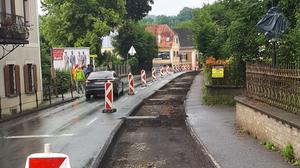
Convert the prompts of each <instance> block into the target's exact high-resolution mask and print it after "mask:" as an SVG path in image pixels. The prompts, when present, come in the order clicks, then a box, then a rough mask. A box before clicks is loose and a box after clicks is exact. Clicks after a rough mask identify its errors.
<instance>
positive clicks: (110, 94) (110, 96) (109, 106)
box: [103, 81, 117, 113]
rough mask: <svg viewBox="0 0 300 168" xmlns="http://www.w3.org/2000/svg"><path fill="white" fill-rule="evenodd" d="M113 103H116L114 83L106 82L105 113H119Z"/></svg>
mask: <svg viewBox="0 0 300 168" xmlns="http://www.w3.org/2000/svg"><path fill="white" fill-rule="evenodd" d="M113 102H114V90H113V83H111V82H110V81H107V82H105V105H104V110H103V113H113V112H116V111H117V109H114V108H113Z"/></svg>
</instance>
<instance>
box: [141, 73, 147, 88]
mask: <svg viewBox="0 0 300 168" xmlns="http://www.w3.org/2000/svg"><path fill="white" fill-rule="evenodd" d="M141 82H142V87H147V77H146V71H145V70H143V69H142V70H141Z"/></svg>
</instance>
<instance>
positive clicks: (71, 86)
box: [70, 80, 74, 99]
mask: <svg viewBox="0 0 300 168" xmlns="http://www.w3.org/2000/svg"><path fill="white" fill-rule="evenodd" d="M70 89H71V97H72V99H73V98H74V95H73V85H72V80H70Z"/></svg>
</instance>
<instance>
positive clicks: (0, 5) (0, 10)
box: [0, 0, 4, 13]
mask: <svg viewBox="0 0 300 168" xmlns="http://www.w3.org/2000/svg"><path fill="white" fill-rule="evenodd" d="M3 6H4V5H3V0H0V12H1V13H2V12H3V11H4V9H3Z"/></svg>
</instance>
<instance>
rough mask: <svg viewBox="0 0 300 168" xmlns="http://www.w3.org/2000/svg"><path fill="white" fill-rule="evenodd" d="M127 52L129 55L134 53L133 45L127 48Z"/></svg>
mask: <svg viewBox="0 0 300 168" xmlns="http://www.w3.org/2000/svg"><path fill="white" fill-rule="evenodd" d="M128 54H130V55H134V54H136V51H135V49H134V47H133V46H131V47H130V49H129V51H128Z"/></svg>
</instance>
